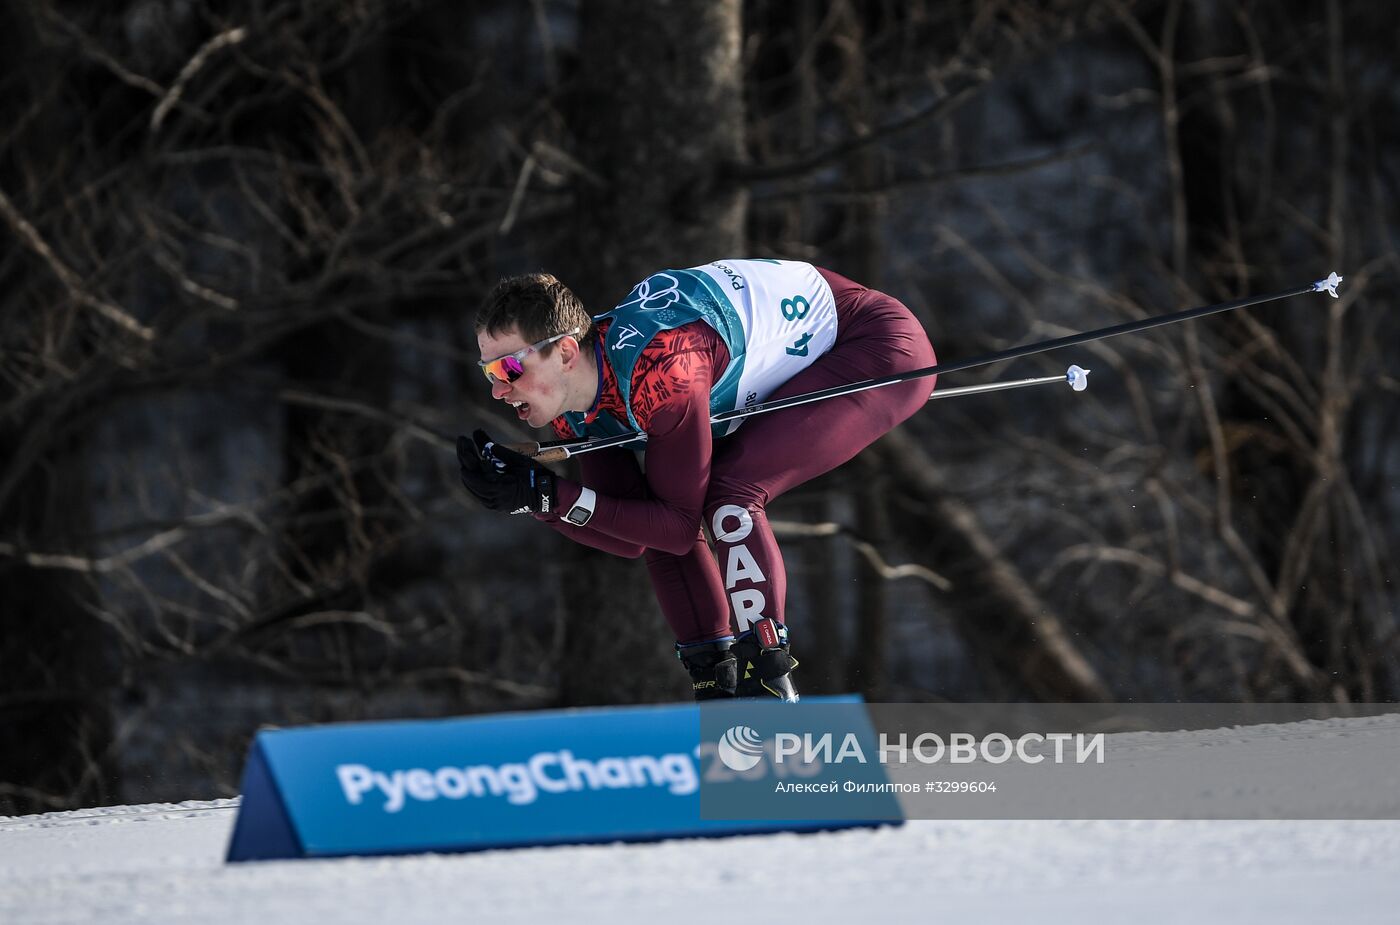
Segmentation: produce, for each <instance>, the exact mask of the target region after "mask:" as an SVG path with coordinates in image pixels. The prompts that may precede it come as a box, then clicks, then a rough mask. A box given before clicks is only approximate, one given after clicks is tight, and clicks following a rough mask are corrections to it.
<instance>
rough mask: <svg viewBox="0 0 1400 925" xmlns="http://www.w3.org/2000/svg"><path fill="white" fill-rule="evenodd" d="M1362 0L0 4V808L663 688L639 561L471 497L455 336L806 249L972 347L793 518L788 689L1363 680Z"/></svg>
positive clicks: (1288, 684) (813, 487) (1393, 110)
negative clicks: (501, 296)
mask: <svg viewBox="0 0 1400 925" xmlns="http://www.w3.org/2000/svg"><path fill="white" fill-rule="evenodd" d="M1397 34H1400V7H1397V6H1395V5H1393V4H1389V3H1376V2H1360V0H1357V2H1341V0H1332V2H1312V0H1309V2H1286V0H1279V2H1229V0H1220V2H1210V0H1141V2H1133V0H1108V2H1095V0H1090V2H1084V3H1035V2H1018V0H1001V2H997V0H989V2H970V0H969V2H946V3H936V2H922V0H876V2H856V0H831V2H808V0H782V2H778V0H748V2H746V3H742V4H741V3H740V2H738V0H664V2H663V0H648V2H642V0H636V2H622V0H578V2H565V0H532V2H527V0H496V2H475V3H470V4H468V3H462V2H444V0H414V2H404V0H395V2H387V0H385V2H379V0H360V2H355V3H344V2H326V0H300V2H276V0H245V2H233V3H227V4H225V3H217V4H216V3H209V2H204V0H115V2H108V3H102V4H89V3H78V2H58V0H11V2H8V3H6V4H4V5H3V6H0V351H3V352H2V353H0V814H4V813H15V812H32V811H40V810H47V809H59V808H66V807H72V806H78V805H92V804H96V803H121V802H144V801H151V800H179V799H188V798H208V797H213V796H223V795H229V794H232V793H235V792H236V790H237V775H238V773H239V768H240V767H241V761H242V757H243V752H244V749H245V748H246V745H247V743H248V741H249V739H250V737H251V735H252V733H253V732H254V730H255V729H256V728H257V727H258V726H259V725H262V724H282V725H289V724H296V723H308V722H322V721H331V720H341V719H362V718H378V717H402V716H434V715H452V714H461V713H470V712H477V711H488V710H519V709H534V708H545V707H557V706H573V705H585V704H598V703H634V702H645V701H657V700H676V699H681V698H684V697H685V696H686V695H687V685H686V683H685V678H684V673H683V672H682V671H681V669H680V667H679V666H678V665H677V664H676V662H675V659H674V656H673V654H672V652H671V648H670V640H669V639H668V638H667V636H666V632H665V629H664V624H663V622H662V620H661V618H660V615H659V613H658V612H657V610H656V607H655V604H654V603H653V601H652V598H651V594H650V591H649V588H648V585H647V583H646V578H645V573H644V569H643V568H642V567H641V565H640V563H638V562H634V561H624V560H611V559H608V558H607V557H604V556H601V555H597V554H594V553H592V552H590V551H588V550H585V549H582V548H576V547H573V546H572V545H571V544H569V543H567V542H566V541H564V540H562V539H561V538H559V537H557V536H556V535H554V534H553V533H551V532H549V531H545V530H543V529H542V528H539V527H538V526H537V525H535V524H533V523H530V522H521V520H522V519H517V518H504V517H500V516H498V515H494V514H491V513H488V512H484V511H481V510H479V509H478V508H476V507H475V506H474V505H473V503H472V502H471V501H470V499H469V498H468V496H466V495H465V493H464V492H463V491H462V490H461V489H460V487H459V485H458V482H457V475H456V467H455V462H454V459H453V455H452V450H451V438H452V436H453V435H454V434H456V433H459V432H468V431H469V430H470V428H471V427H473V426H475V425H488V426H490V427H491V428H492V429H493V430H494V431H495V432H498V433H501V434H506V435H509V436H516V437H524V436H525V434H524V433H523V432H521V431H520V429H519V426H518V425H516V424H514V423H513V422H512V421H510V420H508V419H507V418H505V417H503V416H502V414H501V411H502V409H501V408H495V407H491V404H492V403H491V402H490V399H489V395H488V390H487V388H486V386H485V383H484V382H483V381H482V379H481V377H480V374H479V373H478V371H477V369H476V366H475V361H476V359H477V355H476V351H475V339H474V336H473V334H472V313H473V310H474V308H475V306H476V305H477V304H478V302H479V301H480V299H481V297H482V296H483V295H484V293H485V292H486V290H487V289H488V288H489V287H490V286H491V284H492V283H493V282H494V281H495V280H496V279H497V278H498V277H499V276H500V275H502V274H505V273H512V272H522V271H531V270H538V269H547V270H550V271H552V272H555V273H556V274H558V275H559V276H560V277H561V278H563V279H564V280H565V281H566V282H568V283H569V284H570V285H571V286H572V287H573V288H574V289H575V290H576V291H578V292H579V293H580V295H581V296H582V297H583V298H584V300H585V303H586V304H587V305H588V306H589V307H590V308H592V309H593V310H594V311H603V310H605V309H606V308H608V307H610V306H611V304H612V303H613V301H615V300H617V299H618V298H620V297H621V296H622V295H623V294H625V293H626V291H627V290H628V288H630V286H631V285H632V284H633V283H634V282H636V281H637V280H639V279H640V278H642V277H644V276H645V275H647V274H648V273H650V272H652V271H654V270H657V269H661V268H665V267H685V266H692V265H695V264H699V263H704V262H708V261H710V260H714V259H718V258H723V257H735V256H754V257H764V256H781V257H789V258H797V259H804V260H810V261H813V262H815V263H818V264H821V265H825V266H828V267H831V268H832V269H835V270H837V271H839V272H841V273H844V274H845V275H847V276H850V277H853V278H855V279H857V280H860V281H862V282H864V283H866V284H868V285H870V286H873V287H877V288H881V289H884V290H886V291H888V292H891V293H893V294H895V295H896V296H897V297H899V298H901V299H902V300H904V301H905V302H906V303H907V304H908V305H909V306H910V307H911V308H912V309H913V310H914V311H915V312H916V313H917V314H918V315H919V317H920V319H921V320H922V321H923V323H924V325H925V327H926V328H927V330H928V332H929V334H930V336H931V338H932V340H933V343H934V346H935V348H936V349H937V350H938V353H939V356H940V357H941V358H943V359H959V358H965V357H970V356H973V355H977V354H981V353H984V352H988V351H991V350H995V349H999V348H1004V347H1007V346H1012V345H1015V344H1018V343H1023V342H1027V341H1030V340H1034V339H1041V338H1046V337H1054V336H1058V335H1061V334H1065V333H1069V332H1072V331H1076V330H1082V329H1086V328H1093V327H1100V326H1103V325H1107V324H1112V323H1116V322H1120V321H1124V320H1128V319H1133V318H1138V317H1142V316H1144V315H1148V314H1154V313H1158V312H1164V311H1170V310H1174V309H1179V308H1184V307H1189V306H1193V305H1197V304H1203V303H1206V302H1214V301H1219V300H1224V299H1229V298H1234V297H1238V296H1241V295H1245V294H1251V293H1262V292H1268V291H1273V290H1277V289H1283V288H1287V287H1290V286H1293V285H1297V284H1300V283H1306V282H1308V281H1310V280H1313V279H1316V278H1320V277H1323V276H1326V275H1327V273H1328V272H1329V271H1330V270H1334V269H1335V270H1337V271H1338V272H1340V273H1342V274H1343V275H1345V276H1346V283H1345V284H1344V286H1343V288H1342V298H1341V299H1340V300H1336V301H1333V300H1331V299H1328V298H1326V297H1325V296H1304V297H1298V298H1295V299H1290V300H1287V301H1285V302H1280V303H1275V304H1272V305H1269V306H1266V307H1262V308H1258V309H1253V310H1248V311H1242V312H1235V313H1231V314H1230V315H1227V316H1219V317H1215V318H1211V319H1209V320H1205V321H1200V322H1195V323H1191V324H1185V325H1178V326H1174V327H1171V328H1167V329H1163V330H1160V331H1154V332H1152V333H1149V334H1143V335H1138V336H1133V337H1129V338H1120V339H1114V340H1109V341H1104V342H1100V343H1097V344H1094V345H1092V346H1086V347H1083V348H1079V349H1076V350H1070V351H1063V352H1061V353H1057V354H1052V355H1042V356H1039V357H1036V358H1032V359H1027V360H1023V361H1020V362H1018V363H1015V364H1003V365H1001V366H995V367H990V368H987V369H982V370H977V371H973V372H968V373H966V374H954V375H949V376H946V377H944V378H943V379H942V380H941V384H943V385H947V386H950V387H951V386H955V385H967V384H971V383H974V382H980V381H987V380H989V379H993V378H999V377H1000V378H1006V377H1020V376H1028V375H1045V374H1050V373H1055V372H1063V371H1064V369H1065V367H1066V366H1067V365H1068V364H1070V363H1072V362H1077V363H1079V364H1080V365H1083V366H1086V367H1090V368H1092V369H1093V370H1094V376H1093V380H1092V381H1093V388H1092V389H1091V390H1090V391H1089V392H1087V393H1085V394H1083V395H1076V394H1074V393H1071V392H1069V391H1068V390H1058V389H1052V390H1044V389H1041V390H1033V391H1026V392H1017V393H1012V394H1010V395H986V396H974V397H969V398H959V399H956V400H954V401H950V402H944V403H936V404H934V405H931V406H930V407H929V408H928V409H926V410H925V411H924V412H922V413H921V414H919V415H918V416H916V417H915V418H914V419H913V420H911V421H910V422H908V423H907V424H906V425H904V426H903V427H902V428H901V429H899V430H898V431H896V432H895V433H893V434H891V435H890V436H889V437H887V438H886V439H884V440H882V441H881V442H880V443H878V444H877V445H876V446H875V447H872V448H871V449H870V450H868V451H867V452H866V453H864V454H862V456H861V457H859V458H858V459H857V460H855V461H854V462H852V463H850V464H849V465H847V466H845V467H843V468H841V469H840V470H838V471H836V472H834V473H832V474H830V475H828V476H826V477H824V478H822V479H820V480H818V481H817V482H814V483H811V484H809V485H807V486H804V487H802V488H801V489H799V490H797V491H794V492H793V493H792V494H791V495H789V496H787V497H785V498H783V499H782V500H781V501H780V502H778V503H777V504H776V505H775V506H774V508H773V510H772V514H773V518H774V520H775V521H778V522H780V523H779V527H780V536H781V538H782V541H783V543H784V548H785V552H786V556H787V561H788V567H789V571H790V583H791V593H790V604H789V614H790V625H791V626H792V628H793V639H794V651H795V652H796V653H797V654H798V656H799V658H800V659H801V660H802V663H803V664H802V668H801V669H800V672H799V686H800V688H801V689H802V690H803V691H804V692H808V693H820V692H830V691H844V690H858V691H861V692H863V693H865V694H866V696H867V697H871V698H880V699H885V700H937V699H950V700H1017V699H1035V700H1146V701H1158V700H1226V701H1237V700H1245V701H1248V700H1266V701H1274V700H1304V701H1317V700H1326V701H1346V700H1353V701H1392V700H1397V699H1400V697H1397V695H1398V694H1400V672H1398V671H1397V669H1400V661H1398V660H1397V628H1398V627H1400V624H1397V621H1396V604H1397V588H1396V576H1397V568H1396V565H1395V563H1394V562H1393V560H1392V549H1393V548H1395V547H1396V545H1397V543H1400V535H1397V513H1400V511H1398V510H1397V508H1400V487H1398V482H1400V450H1397V443H1396V441H1395V440H1394V439H1392V434H1393V433H1394V431H1395V429H1396V427H1397V424H1400V420H1398V419H1400V402H1397V400H1396V393H1397V387H1400V380H1398V379H1397V375H1400V369H1397V366H1398V365H1400V364H1397V346H1396V344H1397V333H1400V332H1397V322H1396V318H1395V314H1394V311H1393V308H1394V305H1395V302H1396V287H1397V279H1396V272H1395V271H1396V268H1397V267H1396V261H1397V250H1396V236H1397V235H1400V211H1397V208H1396V203H1397V201H1400V59H1397V57H1396V55H1395V39H1396V36H1397Z"/></svg>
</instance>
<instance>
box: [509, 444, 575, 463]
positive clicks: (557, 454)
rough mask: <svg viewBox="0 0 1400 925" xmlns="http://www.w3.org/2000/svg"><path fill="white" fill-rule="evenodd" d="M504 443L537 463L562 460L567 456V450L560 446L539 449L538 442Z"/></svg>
mask: <svg viewBox="0 0 1400 925" xmlns="http://www.w3.org/2000/svg"><path fill="white" fill-rule="evenodd" d="M506 445H507V446H508V447H510V448H511V449H512V450H515V452H517V453H519V454H520V455H522V456H529V457H530V458H531V459H533V460H534V461H535V462H538V463H552V462H563V461H564V460H566V459H568V458H569V451H568V450H566V449H564V448H563V447H562V446H552V447H549V448H548V449H540V445H539V444H538V443H508V444H506Z"/></svg>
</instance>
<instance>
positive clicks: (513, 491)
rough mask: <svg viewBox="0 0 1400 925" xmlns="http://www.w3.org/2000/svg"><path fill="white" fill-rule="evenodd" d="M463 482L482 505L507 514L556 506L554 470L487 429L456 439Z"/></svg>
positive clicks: (534, 511)
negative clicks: (498, 440) (496, 438)
mask: <svg viewBox="0 0 1400 925" xmlns="http://www.w3.org/2000/svg"><path fill="white" fill-rule="evenodd" d="M457 462H458V463H459V464H460V465H461V469H462V485H463V486H465V487H466V489H467V491H469V492H471V494H472V497H474V498H476V500H477V501H480V502H481V505H482V506H483V507H485V508H488V509H490V510H493V511H501V512H503V513H508V514H548V513H549V512H550V511H552V510H553V509H554V499H555V493H554V473H553V472H550V471H549V470H548V469H546V468H545V467H544V466H542V465H540V464H539V463H537V462H535V461H534V460H533V459H531V458H530V457H528V456H525V455H523V454H521V453H517V452H515V451H514V450H512V449H509V448H508V447H504V446H501V445H500V444H499V443H496V442H494V441H492V439H491V438H490V436H488V435H487V433H486V431H484V430H476V431H474V432H473V433H472V439H470V440H468V439H467V438H466V437H458V438H457Z"/></svg>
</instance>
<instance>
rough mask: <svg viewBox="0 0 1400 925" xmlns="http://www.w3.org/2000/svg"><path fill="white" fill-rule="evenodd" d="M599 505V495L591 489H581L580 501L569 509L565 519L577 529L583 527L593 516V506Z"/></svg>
mask: <svg viewBox="0 0 1400 925" xmlns="http://www.w3.org/2000/svg"><path fill="white" fill-rule="evenodd" d="M597 503H598V495H597V493H596V492H594V491H593V489H591V488H583V489H580V491H579V494H578V500H577V501H575V502H574V506H573V507H571V508H569V511H568V513H566V514H565V515H564V519H565V520H567V521H568V522H569V523H571V524H573V525H574V526H575V527H582V526H583V525H584V524H586V523H588V521H589V518H591V517H592V516H593V506H594V505H595V504H597Z"/></svg>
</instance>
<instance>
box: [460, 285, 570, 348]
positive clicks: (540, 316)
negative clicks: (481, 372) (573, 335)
mask: <svg viewBox="0 0 1400 925" xmlns="http://www.w3.org/2000/svg"><path fill="white" fill-rule="evenodd" d="M507 328H514V329H515V331H516V333H518V334H519V335H520V336H521V338H522V339H524V341H525V342H526V343H529V344H533V343H535V342H536V341H541V340H544V339H545V338H547V337H553V336H554V335H555V334H564V333H566V332H568V331H573V330H575V329H577V330H578V332H579V333H578V339H579V343H589V342H591V341H592V339H593V336H594V335H593V319H592V317H590V316H589V314H588V312H587V311H585V310H584V308H583V303H582V302H580V301H579V298H578V296H576V295H574V294H573V292H572V290H570V289H569V287H568V286H565V285H564V284H563V283H561V282H559V280H558V279H556V278H555V277H554V276H552V275H550V274H548V273H527V274H525V275H524V276H508V277H506V278H505V279H503V280H501V281H500V282H499V283H497V284H496V286H495V288H493V289H492V290H491V294H490V295H488V296H487V297H486V301H485V302H484V303H482V306H481V308H480V309H478V310H477V313H476V331H477V333H478V334H480V333H481V332H482V331H485V332H486V333H487V334H490V335H492V336H493V337H494V336H495V335H497V334H500V333H501V332H502V331H504V330H506V329H507ZM552 346H553V345H551V347H552ZM548 349H549V348H546V350H548Z"/></svg>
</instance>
